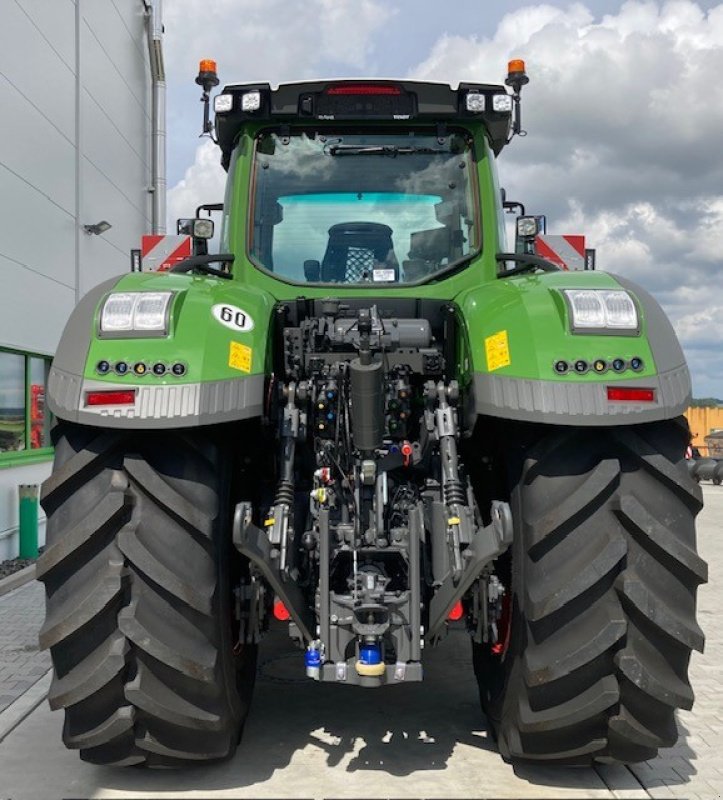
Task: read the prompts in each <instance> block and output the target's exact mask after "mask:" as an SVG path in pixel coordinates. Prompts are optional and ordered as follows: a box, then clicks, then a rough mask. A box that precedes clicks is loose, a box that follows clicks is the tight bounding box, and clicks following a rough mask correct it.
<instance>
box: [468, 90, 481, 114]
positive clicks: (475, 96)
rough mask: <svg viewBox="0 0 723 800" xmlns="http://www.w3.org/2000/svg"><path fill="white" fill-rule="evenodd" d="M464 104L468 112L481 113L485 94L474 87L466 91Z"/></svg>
mask: <svg viewBox="0 0 723 800" xmlns="http://www.w3.org/2000/svg"><path fill="white" fill-rule="evenodd" d="M464 104H465V107H466V108H467V111H469V112H470V114H481V113H482V112H483V111H484V110H485V107H486V103H485V96H484V95H483V94H482V93H481V92H478V91H477V90H476V89H473V90H472V91H470V92H467V95H466V97H465V98H464Z"/></svg>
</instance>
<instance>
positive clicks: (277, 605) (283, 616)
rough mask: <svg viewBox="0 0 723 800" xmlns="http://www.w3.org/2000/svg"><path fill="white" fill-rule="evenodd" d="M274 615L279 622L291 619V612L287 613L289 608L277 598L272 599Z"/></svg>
mask: <svg viewBox="0 0 723 800" xmlns="http://www.w3.org/2000/svg"><path fill="white" fill-rule="evenodd" d="M274 616H275V617H276V619H278V620H279V621H280V622H286V621H287V620H289V619H291V614H289V609H288V608H287V607H286V606H285V605H284V604H283V603H282V602H281V600H279V598H278V597H277V598H275V599H274Z"/></svg>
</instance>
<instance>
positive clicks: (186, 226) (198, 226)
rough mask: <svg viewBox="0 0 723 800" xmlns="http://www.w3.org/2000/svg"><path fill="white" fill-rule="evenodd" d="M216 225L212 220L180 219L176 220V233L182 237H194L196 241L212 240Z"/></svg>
mask: <svg viewBox="0 0 723 800" xmlns="http://www.w3.org/2000/svg"><path fill="white" fill-rule="evenodd" d="M213 230H214V223H213V220H212V219H201V218H198V217H196V218H194V219H179V220H176V233H178V234H179V235H181V236H193V238H194V239H212V238H213Z"/></svg>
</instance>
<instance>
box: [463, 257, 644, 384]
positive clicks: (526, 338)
mask: <svg viewBox="0 0 723 800" xmlns="http://www.w3.org/2000/svg"><path fill="white" fill-rule="evenodd" d="M575 288H585V289H620V288H621V287H620V284H619V283H618V282H617V281H616V280H615V278H613V277H612V276H611V275H607V274H606V273H603V272H592V273H586V272H554V273H550V272H546V273H542V274H539V275H529V276H525V275H520V276H517V277H513V278H507V279H504V280H497V281H494V282H493V283H490V284H486V285H484V286H480V287H477V288H475V289H470V290H468V291H466V292H462V293H461V294H460V295H459V296H458V297H457V298H456V301H457V303H458V305H459V308H460V318H461V321H462V324H463V325H464V326H465V332H466V337H465V339H466V341H467V343H468V348H469V349H468V354H465V355H468V356H469V361H467V359H463V360H462V361H461V364H462V366H463V368H464V366H465V365H466V366H467V369H466V370H465V372H479V373H489V372H495V373H496V374H499V375H504V376H508V377H510V376H511V377H516V378H531V379H538V380H561V378H560V376H559V375H557V374H556V373H555V372H554V370H553V364H554V363H555V362H556V361H559V360H566V361H569V362H574V361H576V360H578V359H584V360H585V361H587V362H588V363H592V362H594V361H595V359H605V360H606V361H608V362H610V361H612V360H613V359H615V358H623V359H630V358H632V357H633V356H637V357H639V358H641V359H642V360H643V364H644V369H643V370H641V371H640V372H638V373H636V374H637V376H638V377H645V376H647V375H654V374H655V372H656V367H655V361H654V358H653V354H652V351H651V349H650V345H649V343H648V340H647V335H646V322H645V316H644V310H643V309H642V308H641V307H640V304H639V303H638V308H639V314H640V318H641V332H640V334H637V335H632V336H628V335H609V334H605V335H594V334H589V333H585V334H580V333H572V330H571V326H570V321H569V319H568V309H567V305H566V303H565V300H564V298H563V295H562V294H561V290H562V289H575ZM499 333H506V336H507V341H508V347H509V362H510V363H509V364H508V365H506V366H499V367H496V366H494V363H493V364H492V365H490V364H488V359H487V351H486V346H485V343H486V340H487V339H488V337H492V336H495V335H496V334H499ZM490 366H491V367H492V368H490ZM615 378H617V379H624V378H630V373H629V372H628V373H626V374H625V376H618V375H615V374H613V373H608V374H606V375H605V376H601V375H598V374H596V373H594V372H592V371H590V372H588V373H586V374H584V375H578V374H577V373H574V372H570V373H568V374H567V375H565V376H564V377H563V378H562V380H564V381H565V382H566V383H570V382H577V381H579V382H583V383H588V382H599V381H601V380H604V381H605V383H609V382H610V381H611V380H614V379H615Z"/></svg>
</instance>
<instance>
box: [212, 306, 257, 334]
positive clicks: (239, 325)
mask: <svg viewBox="0 0 723 800" xmlns="http://www.w3.org/2000/svg"><path fill="white" fill-rule="evenodd" d="M211 313H212V314H213V316H214V318H215V319H216V320H217V321H218V322H220V323H221V324H222V325H225V326H226V327H227V328H231V330H232V331H242V332H244V333H245V332H247V331H251V330H253V327H254V321H253V319H252V317H251V315H250V314H247V313H246V312H245V311H244V310H243V309H242V308H239V307H238V306H232V305H231V304H230V303H218V304H217V305H215V306H214V307H213V308H212V309H211Z"/></svg>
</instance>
